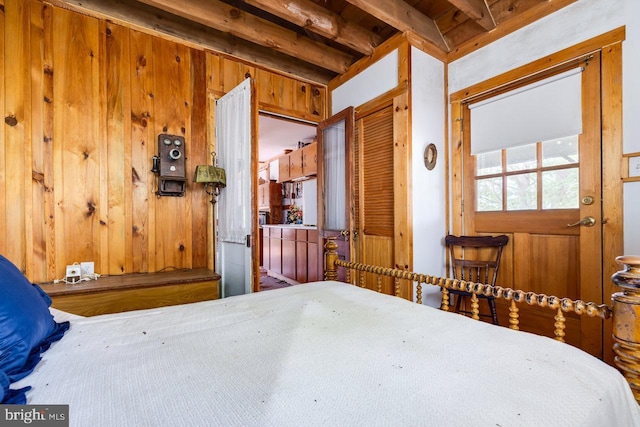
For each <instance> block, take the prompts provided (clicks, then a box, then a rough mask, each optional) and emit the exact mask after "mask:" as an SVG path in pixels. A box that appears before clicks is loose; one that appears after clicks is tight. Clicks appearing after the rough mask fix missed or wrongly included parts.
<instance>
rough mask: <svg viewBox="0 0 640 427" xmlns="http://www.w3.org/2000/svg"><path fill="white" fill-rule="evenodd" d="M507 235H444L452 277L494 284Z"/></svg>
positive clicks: (507, 241)
mask: <svg viewBox="0 0 640 427" xmlns="http://www.w3.org/2000/svg"><path fill="white" fill-rule="evenodd" d="M507 243H509V236H506V235H504V234H502V235H499V236H453V235H447V236H446V237H445V244H446V245H447V248H449V255H450V259H451V269H452V273H453V278H455V279H460V280H465V281H468V282H474V283H483V284H487V285H491V286H494V285H495V283H496V278H497V277H498V268H499V267H500V257H501V256H502V248H504V246H505V245H506V244H507Z"/></svg>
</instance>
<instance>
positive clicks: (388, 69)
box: [331, 49, 398, 114]
mask: <svg viewBox="0 0 640 427" xmlns="http://www.w3.org/2000/svg"><path fill="white" fill-rule="evenodd" d="M396 86H398V50H397V49H396V50H394V51H392V52H390V53H389V54H387V55H386V56H384V57H382V58H381V59H379V60H378V61H376V62H375V63H373V64H372V65H370V66H369V67H368V68H366V69H365V70H363V71H362V72H361V73H360V74H358V75H357V76H355V77H353V78H351V79H350V80H347V81H346V82H345V83H343V84H342V85H340V86H338V87H337V88H335V89H334V90H333V92H331V114H336V113H339V112H340V111H342V110H344V109H345V108H347V107H349V106H354V107H357V106H359V105H362V104H364V103H365V102H367V101H370V100H372V99H373V98H375V97H377V96H378V95H382V94H383V93H385V92H387V91H389V90H391V89H393V88H394V87H396Z"/></svg>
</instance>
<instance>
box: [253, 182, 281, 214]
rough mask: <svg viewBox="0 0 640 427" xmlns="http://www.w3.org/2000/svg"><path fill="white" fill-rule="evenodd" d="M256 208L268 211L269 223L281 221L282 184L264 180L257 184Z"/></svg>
mask: <svg viewBox="0 0 640 427" xmlns="http://www.w3.org/2000/svg"><path fill="white" fill-rule="evenodd" d="M258 209H259V210H260V211H262V212H265V211H266V212H269V222H268V223H269V224H279V223H280V221H282V184H278V183H277V182H265V183H264V184H260V185H259V186H258Z"/></svg>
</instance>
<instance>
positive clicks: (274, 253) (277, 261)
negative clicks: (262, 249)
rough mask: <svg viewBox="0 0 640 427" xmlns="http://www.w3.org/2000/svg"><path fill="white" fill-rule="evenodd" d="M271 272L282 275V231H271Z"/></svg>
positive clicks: (276, 228)
mask: <svg viewBox="0 0 640 427" xmlns="http://www.w3.org/2000/svg"><path fill="white" fill-rule="evenodd" d="M269 257H270V260H269V267H270V268H269V271H273V272H274V273H277V274H282V229H281V228H279V227H275V228H271V230H269Z"/></svg>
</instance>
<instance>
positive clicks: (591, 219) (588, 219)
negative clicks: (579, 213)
mask: <svg viewBox="0 0 640 427" xmlns="http://www.w3.org/2000/svg"><path fill="white" fill-rule="evenodd" d="M578 225H584V226H587V227H593V226H594V225H596V219H595V218H594V217H592V216H586V217H584V218H582V219H581V220H580V221H578V222H574V223H573V224H567V227H576V226H578Z"/></svg>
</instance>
